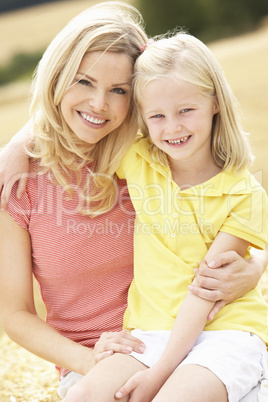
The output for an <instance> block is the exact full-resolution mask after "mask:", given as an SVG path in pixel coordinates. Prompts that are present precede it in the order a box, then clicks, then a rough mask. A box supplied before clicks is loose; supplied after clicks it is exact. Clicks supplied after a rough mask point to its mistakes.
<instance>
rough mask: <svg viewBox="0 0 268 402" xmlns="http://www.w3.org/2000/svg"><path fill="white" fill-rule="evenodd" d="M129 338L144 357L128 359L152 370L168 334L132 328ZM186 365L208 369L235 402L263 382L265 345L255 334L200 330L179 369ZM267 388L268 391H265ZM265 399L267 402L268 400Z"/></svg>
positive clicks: (231, 401) (265, 358) (167, 332)
mask: <svg viewBox="0 0 268 402" xmlns="http://www.w3.org/2000/svg"><path fill="white" fill-rule="evenodd" d="M132 335H133V336H135V337H137V338H139V339H141V340H142V341H143V342H144V343H145V345H146V349H145V352H144V353H143V354H139V353H136V352H132V353H131V356H133V357H135V358H136V359H137V360H139V361H140V362H142V363H143V364H145V365H146V366H148V367H151V366H153V365H154V364H155V363H156V362H157V361H158V360H159V358H160V356H161V355H162V353H163V351H164V349H165V347H166V344H167V342H168V339H169V335H170V331H142V330H139V329H135V330H133V331H132ZM185 364H198V365H199V366H203V367H206V368H208V369H209V370H210V371H212V372H213V373H214V374H215V375H216V376H217V377H218V378H219V379H220V380H221V381H222V382H223V384H224V385H225V386H226V389H227V392H228V398H229V402H238V401H240V400H243V397H245V396H246V394H247V393H248V392H250V391H251V390H252V389H253V388H254V387H256V386H258V383H259V382H261V381H262V380H264V379H265V375H266V371H267V350H266V345H265V343H264V342H263V341H262V340H261V339H260V338H259V337H258V336H257V335H254V334H251V333H249V332H243V331H232V330H231V331H229V330H228V331H203V332H202V334H201V335H200V336H199V338H198V340H197V341H196V343H195V345H194V347H193V348H192V350H191V351H190V353H189V354H188V356H187V357H186V358H185V359H184V360H183V361H182V363H181V364H180V365H179V366H182V365H185ZM266 389H267V392H268V388H266ZM257 391H258V389H257ZM257 391H256V389H255V392H257ZM252 395H253V393H252ZM257 398H258V397H257V395H256V396H255V398H253V397H252V396H251V399H245V401H246V400H248V401H251V402H255V401H258V399H257ZM265 400H267V401H268V398H267V399H265Z"/></svg>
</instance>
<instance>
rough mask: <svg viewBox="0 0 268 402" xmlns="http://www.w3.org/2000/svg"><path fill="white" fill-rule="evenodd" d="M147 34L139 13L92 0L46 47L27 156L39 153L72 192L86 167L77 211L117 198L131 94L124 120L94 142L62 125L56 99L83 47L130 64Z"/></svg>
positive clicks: (130, 138)
mask: <svg viewBox="0 0 268 402" xmlns="http://www.w3.org/2000/svg"><path fill="white" fill-rule="evenodd" d="M146 41H147V36H146V34H145V32H144V29H143V20H142V17H141V14H140V13H139V11H138V10H136V9H135V8H134V7H132V6H130V5H128V4H126V3H122V2H105V3H100V4H97V5H95V6H93V7H91V8H89V9H87V10H85V11H84V12H82V13H81V14H79V15H78V16H76V17H75V18H74V19H72V20H71V21H70V22H69V23H68V24H67V26H66V27H65V28H64V29H63V30H62V31H61V32H60V33H59V34H58V35H57V36H56V37H55V39H54V40H53V41H52V42H51V44H50V45H49V46H48V48H47V50H46V51H45V53H44V55H43V57H42V59H41V61H40V63H39V65H38V68H37V70H36V73H35V78H34V80H33V86H32V103H31V114H32V120H33V132H34V133H35V134H34V149H33V151H32V152H31V154H30V155H31V156H32V157H34V158H38V159H40V165H41V166H43V168H44V170H45V171H47V170H50V171H51V172H52V173H53V175H54V177H55V178H56V180H57V182H58V183H59V184H60V185H62V186H63V187H64V188H66V189H67V190H68V191H69V192H70V193H72V189H71V185H70V179H71V178H73V177H74V174H75V176H76V177H77V184H80V183H81V169H82V168H83V167H85V166H90V168H88V172H89V174H88V175H87V176H88V180H87V182H86V183H85V185H84V187H83V191H82V196H83V198H84V203H88V202H89V199H90V201H93V202H92V203H91V206H90V208H89V209H86V210H85V208H84V210H83V211H82V212H84V213H87V214H89V215H91V216H94V215H98V214H102V213H105V212H107V211H108V210H109V209H111V207H112V206H113V204H114V202H115V199H116V186H115V183H114V179H115V171H116V169H117V167H118V165H119V163H120V160H121V158H122V156H123V155H124V153H125V152H126V150H127V149H128V148H129V147H130V145H131V144H132V143H133V142H134V140H135V137H136V134H137V128H138V124H137V113H136V109H135V107H134V102H133V96H132V94H131V101H130V107H129V111H128V114H127V117H126V119H125V121H124V122H123V124H121V126H120V127H118V128H117V129H116V130H114V131H112V132H111V133H110V134H109V135H107V136H106V137H104V138H103V139H102V140H100V141H99V142H98V143H97V144H95V145H90V144H87V143H85V142H82V141H80V140H79V139H78V138H77V136H76V135H75V134H74V133H73V132H72V131H71V130H70V128H69V127H68V126H67V124H66V122H65V120H64V118H63V116H62V112H61V108H60V103H61V101H62V98H63V96H64V94H65V93H66V91H67V90H68V88H69V87H70V86H71V85H72V83H73V80H74V78H75V75H76V73H77V70H78V68H79V65H80V63H81V61H82V58H83V56H84V55H85V53H87V52H94V51H102V52H106V51H112V52H118V53H124V54H126V55H128V56H129V57H130V59H131V60H132V63H133V66H134V63H135V61H136V59H137V57H138V56H139V55H140V53H141V51H140V49H141V47H142V46H143V45H144V43H146ZM92 181H93V183H94V185H93V186H92V185H91V186H90V188H91V189H92V188H93V189H95V190H94V191H91V193H90V197H88V196H87V194H88V188H89V185H90V183H89V182H91V184H92Z"/></svg>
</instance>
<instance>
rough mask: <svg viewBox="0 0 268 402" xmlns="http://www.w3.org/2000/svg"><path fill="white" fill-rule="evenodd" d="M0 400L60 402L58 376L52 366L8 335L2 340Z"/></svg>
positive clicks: (0, 339) (4, 335)
mask: <svg viewBox="0 0 268 402" xmlns="http://www.w3.org/2000/svg"><path fill="white" fill-rule="evenodd" d="M0 350H1V365H0V401H1V402H40V401H41V402H57V401H60V400H61V399H60V398H59V397H58V395H57V386H58V373H57V371H56V369H55V367H54V365H53V364H51V363H48V362H46V361H45V360H43V359H40V358H39V357H37V356H35V355H33V354H32V353H30V352H28V351H27V350H25V349H24V348H22V347H20V346H19V345H17V344H16V343H14V342H12V341H11V340H10V339H9V338H8V337H7V335H6V334H3V335H2V336H1V337H0Z"/></svg>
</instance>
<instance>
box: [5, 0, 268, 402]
mask: <svg viewBox="0 0 268 402" xmlns="http://www.w3.org/2000/svg"><path fill="white" fill-rule="evenodd" d="M125 2H128V3H131V4H133V5H134V6H136V7H137V8H138V9H139V10H140V11H141V13H142V15H143V17H144V19H145V21H146V31H147V33H148V34H149V35H150V36H153V35H155V34H162V33H165V32H167V31H169V30H172V29H174V28H175V27H183V28H184V29H187V30H188V31H189V33H191V34H193V35H195V36H197V37H198V38H199V39H201V40H203V41H204V42H205V43H206V44H207V45H208V46H209V47H210V48H211V50H212V51H213V53H214V54H215V55H216V57H217V58H218V60H219V62H220V63H221V65H222V66H223V69H224V71H225V74H226V76H227V79H228V80H229V82H230V84H231V86H232V88H233V91H234V93H235V95H236V97H237V98H238V100H239V102H240V105H241V108H242V111H243V115H244V126H245V128H246V130H247V131H248V132H250V134H251V136H250V138H251V143H252V146H253V149H254V153H255V156H256V159H255V162H254V164H253V166H252V167H251V168H250V170H251V171H252V173H254V175H255V176H256V178H257V179H258V180H259V182H261V184H262V185H263V186H264V188H265V189H266V191H267V192H268V163H267V157H268V1H267V0H235V1H234V0H225V1H222V0H133V1H125ZM95 3H98V1H89V0H77V1H70V0H69V1H68V0H61V1H53V0H50V1H42V0H0V146H1V145H4V144H5V143H7V142H8V141H9V139H10V138H11V137H12V136H13V135H14V134H15V133H16V132H17V131H18V130H19V129H20V128H21V127H22V126H23V124H25V123H26V122H27V121H28V119H29V113H28V106H29V105H28V92H29V88H30V82H31V76H32V74H33V71H34V68H35V66H36V65H37V63H38V61H39V59H40V58H41V56H42V53H43V51H44V50H45V49H46V46H47V45H48V44H49V42H50V41H51V40H52V39H53V37H54V36H55V35H56V34H57V33H58V32H59V31H60V30H61V29H62V28H63V27H64V25H65V24H66V23H67V22H68V21H69V20H70V19H71V18H72V17H73V16H75V15H76V14H78V13H79V12H80V11H82V10H84V9H85V8H87V7H90V6H91V5H92V4H95ZM266 277H267V276H266ZM262 283H263V292H264V294H265V296H266V298H267V300H268V289H267V279H264V280H263V282H262ZM36 300H37V301H36V304H37V309H38V311H39V313H40V315H41V316H42V317H44V316H45V310H44V307H43V305H42V302H41V300H40V298H39V297H38V295H37V299H36ZM2 334H3V331H2V330H1V325H0V361H1V364H0V400H1V402H5V401H11V402H16V401H24V402H29V401H57V400H58V398H57V396H56V391H55V389H56V383H57V374H55V372H54V368H53V365H49V364H46V363H44V362H43V361H41V360H40V359H39V360H38V358H36V357H34V356H33V355H31V354H29V353H28V352H26V351H24V350H22V349H21V348H19V347H18V346H16V345H15V344H13V343H12V342H11V341H9V340H8V338H7V337H6V336H5V335H2ZM1 335H2V336H1ZM29 367H32V369H34V370H35V373H34V375H33V373H31V371H29ZM22 376H23V377H22ZM12 398H13V399H12Z"/></svg>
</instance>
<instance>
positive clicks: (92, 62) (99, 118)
mask: <svg viewBox="0 0 268 402" xmlns="http://www.w3.org/2000/svg"><path fill="white" fill-rule="evenodd" d="M131 80H132V63H131V59H130V58H129V56H127V55H126V54H124V53H115V52H109V51H108V52H106V53H103V52H99V51H95V52H89V53H86V54H85V56H84V57H83V59H82V62H81V64H80V66H79V68H78V71H77V74H76V76H75V80H74V82H73V84H72V85H71V87H70V88H69V89H68V90H67V92H66V94H65V95H64V97H63V99H62V102H61V110H62V114H63V117H64V119H65V121H66V123H67V124H68V126H69V127H70V128H71V130H72V131H73V132H74V133H75V134H76V135H77V137H78V138H79V139H80V140H82V141H85V142H87V143H89V144H95V143H97V142H98V141H100V140H101V139H102V138H104V137H105V136H106V135H108V134H109V133H110V132H112V131H113V130H115V129H116V128H118V127H119V126H120V125H121V124H122V123H123V121H124V120H125V118H126V116H127V113H128V109H129V103H130V95H131Z"/></svg>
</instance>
